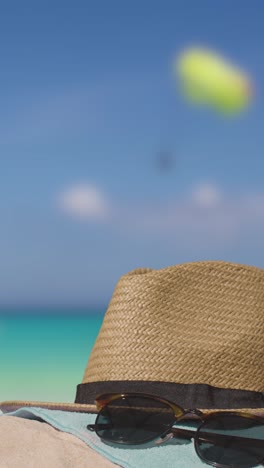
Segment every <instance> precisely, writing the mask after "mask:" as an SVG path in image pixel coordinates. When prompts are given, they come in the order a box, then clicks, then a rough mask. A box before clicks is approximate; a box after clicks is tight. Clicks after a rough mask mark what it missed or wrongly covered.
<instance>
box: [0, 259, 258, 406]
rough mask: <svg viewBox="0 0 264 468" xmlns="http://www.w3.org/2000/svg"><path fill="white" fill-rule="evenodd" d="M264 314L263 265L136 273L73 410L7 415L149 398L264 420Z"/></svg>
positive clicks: (214, 264) (208, 264) (110, 316)
mask: <svg viewBox="0 0 264 468" xmlns="http://www.w3.org/2000/svg"><path fill="white" fill-rule="evenodd" d="M263 314H264V270H261V269H259V268H255V267H250V266H244V265H239V264H234V263H227V262H221V261H203V262H195V263H186V264H181V265H176V266H172V267H168V268H164V269H161V270H153V269H149V268H145V269H144V268H143V269H137V270H134V271H132V272H130V273H128V274H126V275H124V276H122V277H121V279H120V280H119V282H118V283H117V286H116V288H115V291H114V293H113V296H112V299H111V301H110V303H109V307H108V310H107V312H106V315H105V318H104V321H103V324H102V327H101V330H100V332H99V335H98V337H97V340H96V342H95V345H94V348H93V350H92V353H91V355H90V358H89V360H88V364H87V367H86V369H85V372H84V377H83V380H82V383H81V384H79V385H78V386H77V393H76V399H75V403H72V404H71V403H43V402H42V403H41V402H35V401H27V402H24V401H7V402H3V403H1V404H0V408H1V409H2V411H3V412H5V411H10V410H14V409H16V408H18V407H22V406H41V407H46V408H51V409H63V410H67V411H87V412H96V407H95V405H94V400H95V397H96V395H98V394H102V393H112V392H113V393H115V392H116V393H124V392H144V393H151V394H154V395H159V396H161V397H163V398H165V399H169V400H171V401H174V402H175V403H178V404H179V405H180V406H181V407H183V408H185V409H186V408H199V409H201V410H205V411H212V410H221V409H223V410H229V409H230V410H231V409H239V410H243V411H248V412H250V413H252V414H264V393H263V392H264V378H263V377H264V318H263ZM51 385H52V382H51Z"/></svg>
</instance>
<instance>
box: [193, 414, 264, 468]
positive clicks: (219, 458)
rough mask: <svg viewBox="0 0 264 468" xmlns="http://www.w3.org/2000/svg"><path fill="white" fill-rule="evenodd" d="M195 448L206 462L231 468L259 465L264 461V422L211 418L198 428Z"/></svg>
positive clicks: (245, 418)
mask: <svg viewBox="0 0 264 468" xmlns="http://www.w3.org/2000/svg"><path fill="white" fill-rule="evenodd" d="M195 445H196V450H197V453H198V454H199V455H200V456H201V458H202V459H203V460H205V461H208V462H213V463H218V464H220V465H226V466H230V467H232V468H249V467H253V466H257V465H258V464H259V463H260V462H261V461H262V460H263V459H264V420H261V419H260V418H259V419H256V420H255V419H253V418H250V417H241V416H238V415H222V416H221V415H220V416H212V417H210V418H208V420H207V421H206V422H204V423H203V425H202V426H201V427H200V428H199V430H198V432H197V435H196V440H195Z"/></svg>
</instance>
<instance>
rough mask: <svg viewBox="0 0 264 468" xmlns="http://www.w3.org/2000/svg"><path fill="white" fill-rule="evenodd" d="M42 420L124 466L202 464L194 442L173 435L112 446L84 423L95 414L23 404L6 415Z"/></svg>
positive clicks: (198, 466)
mask: <svg viewBox="0 0 264 468" xmlns="http://www.w3.org/2000/svg"><path fill="white" fill-rule="evenodd" d="M6 415H8V416H16V417H19V418H26V419H32V420H37V421H45V422H46V423H48V424H50V425H51V426H53V427H54V428H56V429H58V430H60V431H63V432H67V433H69V434H72V435H74V436H76V437H78V438H79V439H81V440H82V441H83V442H85V443H86V444H87V445H88V446H89V447H91V448H92V449H94V450H96V451H97V452H98V453H99V454H100V455H102V456H104V457H105V458H107V459H108V460H110V461H111V462H113V463H115V464H117V465H121V466H122V467H125V468H140V467H142V468H143V467H144V468H160V467H161V466H162V467H164V468H172V467H175V468H177V467H179V468H190V467H192V468H205V466H206V464H204V463H203V462H202V461H201V460H200V459H199V458H198V456H197V455H196V453H195V449H194V444H193V442H191V443H189V442H186V443H185V442H184V443H182V441H181V442H180V441H177V440H176V439H173V440H172V441H170V442H167V443H164V444H163V445H158V446H157V445H155V444H153V443H149V444H144V445H138V446H133V447H129V446H126V447H122V446H111V445H108V444H105V443H104V442H102V441H101V440H100V438H99V437H98V436H97V435H96V434H95V433H93V432H90V431H88V430H87V424H93V423H94V421H95V417H96V416H95V415H94V414H86V413H73V412H67V411H58V410H48V409H44V408H35V407H24V408H20V409H18V410H16V411H13V412H11V413H5V416H6Z"/></svg>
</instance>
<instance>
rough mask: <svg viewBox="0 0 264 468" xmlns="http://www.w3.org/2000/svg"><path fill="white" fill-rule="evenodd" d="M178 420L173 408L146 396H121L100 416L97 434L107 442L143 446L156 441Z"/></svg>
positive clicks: (101, 412) (102, 411) (108, 405)
mask: <svg viewBox="0 0 264 468" xmlns="http://www.w3.org/2000/svg"><path fill="white" fill-rule="evenodd" d="M174 421H175V416H174V412H173V410H172V408H171V407H170V406H169V405H166V404H165V403H163V402H160V401H158V400H153V399H151V398H147V397H142V396H127V397H120V398H118V399H116V400H113V401H112V402H110V403H108V404H107V406H105V408H103V409H102V410H101V411H100V413H99V414H98V417H97V420H96V432H97V434H98V435H99V437H101V438H102V439H104V440H107V441H110V442H114V443H118V444H140V443H143V442H148V441H150V440H153V439H155V438H156V437H158V436H160V435H162V434H164V433H165V432H166V431H168V429H170V428H171V426H172V425H173V423H174Z"/></svg>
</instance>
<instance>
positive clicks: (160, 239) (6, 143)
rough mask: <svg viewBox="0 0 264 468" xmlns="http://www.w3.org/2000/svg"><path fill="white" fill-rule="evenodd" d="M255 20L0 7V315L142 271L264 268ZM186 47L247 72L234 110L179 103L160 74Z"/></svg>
mask: <svg viewBox="0 0 264 468" xmlns="http://www.w3.org/2000/svg"><path fill="white" fill-rule="evenodd" d="M263 17H264V4H263V1H262V0H255V2H254V6H253V5H252V2H249V1H247V2H246V1H243V0H242V1H241V0H240V1H237V0H234V1H232V2H230V1H227V0H222V1H221V2H220V1H216V2H212V1H211V0H210V1H209V0H203V1H199V2H197V1H196V0H185V1H178V0H174V1H144V0H141V1H138V0H137V1H133V2H124V1H120V0H115V1H112V2H109V1H108V0H104V1H96V2H88V1H80V0H76V1H75V2H70V1H67V0H64V1H60V0H56V1H52V2H51V1H45V2H41V1H39V2H35V1H27V0H25V1H24V2H18V1H15V0H14V1H10V2H8V3H7V2H5V5H2V6H1V15H0V59H1V62H0V82H1V86H0V102H1V105H0V161H1V172H0V181H1V184H0V190H1V197H0V216H1V229H0V261H1V268H0V284H1V288H0V305H2V306H5V305H22V304H23V305H36V304H39V305H46V304H50V305H58V304H60V305H85V304H87V305H89V304H105V303H106V302H107V301H108V300H109V298H110V296H111V293H112V290H113V287H114V285H115V283H116V282H117V280H118V278H119V277H120V276H121V275H122V274H124V273H126V272H127V271H129V270H131V269H133V268H137V267H141V266H145V267H152V268H162V267H166V266H168V265H173V264H176V263H181V262H185V261H195V260H202V259H223V260H229V261H235V262H239V263H248V264H251V265H257V266H260V267H263V268H264V253H263V252H264V250H263V246H264V241H263V239H264V236H263V235H264V186H263V173H264V159H263V148H264V131H263V122H264V100H263V89H264V62H263V41H264V29H263ZM192 45H201V46H205V47H209V48H211V49H213V50H215V51H217V52H219V53H221V54H223V55H225V56H226V57H228V58H230V59H231V60H233V61H234V62H235V63H237V65H238V66H240V67H241V68H242V69H244V70H246V72H247V73H248V74H249V75H250V76H251V77H252V80H253V81H254V87H255V99H254V101H253V103H252V105H251V106H250V108H249V109H248V110H247V111H246V112H244V113H243V114H241V115H240V116H237V117H235V118H232V119H230V118H228V119H227V118H224V117H223V116H221V115H219V114H217V113H216V112H215V113H214V112H213V111H210V110H207V109H200V108H196V107H195V106H191V105H190V104H189V103H187V102H186V101H185V100H184V98H183V97H182V96H181V95H180V93H179V91H178V89H177V84H176V81H175V79H174V76H173V73H172V64H173V60H174V59H175V57H176V56H177V54H179V52H181V51H182V50H183V49H184V48H186V47H188V46H192ZM162 151H168V152H169V153H170V154H172V158H173V164H172V167H171V168H170V170H167V171H165V170H164V171H161V170H160V169H159V167H158V164H157V161H158V154H159V153H160V152H162Z"/></svg>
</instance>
